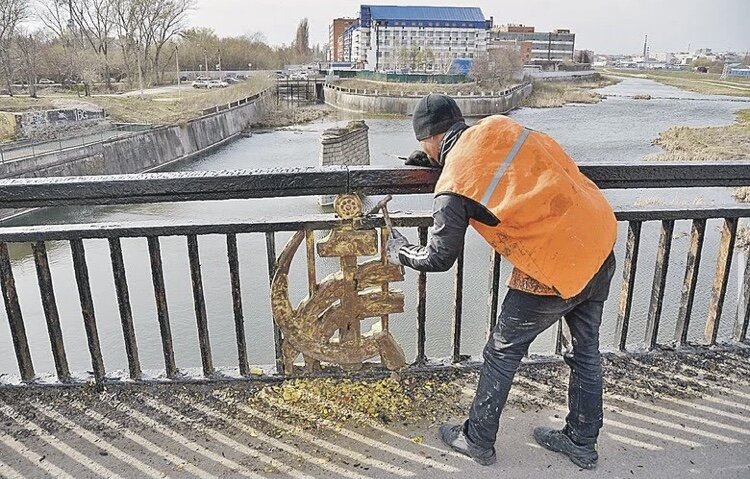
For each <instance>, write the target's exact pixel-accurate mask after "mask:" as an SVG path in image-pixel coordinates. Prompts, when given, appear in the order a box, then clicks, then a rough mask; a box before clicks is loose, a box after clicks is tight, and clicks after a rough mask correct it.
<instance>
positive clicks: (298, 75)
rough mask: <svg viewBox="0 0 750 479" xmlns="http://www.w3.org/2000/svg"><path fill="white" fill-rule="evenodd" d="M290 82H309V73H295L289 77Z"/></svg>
mask: <svg viewBox="0 0 750 479" xmlns="http://www.w3.org/2000/svg"><path fill="white" fill-rule="evenodd" d="M289 79H290V80H307V73H305V72H294V73H292V74H291V75H289Z"/></svg>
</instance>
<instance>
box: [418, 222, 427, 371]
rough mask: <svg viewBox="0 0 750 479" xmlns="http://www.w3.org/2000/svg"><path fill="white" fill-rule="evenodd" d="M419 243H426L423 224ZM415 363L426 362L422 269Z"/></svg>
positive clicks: (419, 282) (425, 296) (424, 278)
mask: <svg viewBox="0 0 750 479" xmlns="http://www.w3.org/2000/svg"><path fill="white" fill-rule="evenodd" d="M419 244H420V245H421V246H426V245H427V228H426V227H424V226H420V227H419ZM417 297H418V301H417V364H425V363H426V362H427V354H426V353H425V343H426V331H425V327H426V323H427V273H425V272H424V271H420V272H419V276H418V279H417Z"/></svg>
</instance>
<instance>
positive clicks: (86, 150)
mask: <svg viewBox="0 0 750 479" xmlns="http://www.w3.org/2000/svg"><path fill="white" fill-rule="evenodd" d="M273 103H274V96H273V92H272V90H271V89H269V90H265V91H264V92H262V93H260V94H259V95H258V97H257V98H255V99H254V100H252V101H248V102H247V103H243V104H242V105H239V106H236V107H233V108H228V109H225V110H222V111H220V112H218V113H212V114H210V115H205V116H202V117H200V118H196V119H195V120H191V121H189V122H187V123H185V124H182V125H172V126H163V127H160V128H154V129H152V130H146V131H143V132H136V133H133V135H131V136H127V137H125V138H117V139H113V140H107V141H104V142H101V143H95V144H92V145H87V146H84V147H76V148H69V149H65V150H61V151H54V152H50V153H46V154H42V155H37V156H36V157H31V158H24V159H20V160H12V161H7V162H5V163H0V178H41V177H48V176H89V175H119V174H127V173H143V172H147V171H155V170H158V169H160V168H164V167H165V166H167V165H172V164H174V163H177V162H180V161H185V160H188V159H191V158H194V157H196V156H199V155H202V154H205V153H209V152H210V151H212V150H214V149H216V148H218V147H220V146H222V145H224V144H226V143H228V142H230V141H232V140H233V139H235V138H237V137H238V136H239V135H240V133H241V132H242V130H243V129H245V128H247V127H248V126H250V125H252V124H254V123H257V122H259V121H260V120H262V119H263V117H264V116H265V114H266V112H267V111H268V110H269V109H271V108H273ZM23 211H24V210H7V209H6V210H3V209H0V221H2V220H3V219H7V218H10V217H12V216H16V215H18V214H21V213H23Z"/></svg>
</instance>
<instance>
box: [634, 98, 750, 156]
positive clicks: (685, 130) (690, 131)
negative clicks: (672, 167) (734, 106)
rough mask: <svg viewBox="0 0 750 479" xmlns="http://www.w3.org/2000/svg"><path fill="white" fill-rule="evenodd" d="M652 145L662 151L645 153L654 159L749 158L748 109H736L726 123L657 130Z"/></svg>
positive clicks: (749, 117) (749, 113)
mask: <svg viewBox="0 0 750 479" xmlns="http://www.w3.org/2000/svg"><path fill="white" fill-rule="evenodd" d="M654 144H655V145H660V146H661V147H662V148H664V150H665V151H664V152H663V153H657V154H654V155H649V156H648V157H647V158H646V159H647V160H655V161H699V160H708V161H721V160H748V159H750V109H747V110H741V111H739V112H738V113H737V121H736V122H735V123H733V124H731V125H727V126H711V127H705V128H691V127H686V126H678V127H673V128H670V129H668V130H667V131H664V132H662V133H660V134H659V137H658V138H657V139H656V140H654Z"/></svg>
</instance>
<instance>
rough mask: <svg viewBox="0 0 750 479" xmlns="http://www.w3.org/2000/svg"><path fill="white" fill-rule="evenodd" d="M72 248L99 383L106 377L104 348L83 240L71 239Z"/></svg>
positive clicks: (93, 362)
mask: <svg viewBox="0 0 750 479" xmlns="http://www.w3.org/2000/svg"><path fill="white" fill-rule="evenodd" d="M70 248H71V251H72V253H73V269H74V270H75V277H76V284H77V285H78V296H79V297H80V300H81V313H82V314H83V325H84V328H85V329H86V337H87V339H88V346H89V354H90V355H91V367H92V368H93V370H94V379H95V380H96V382H97V383H100V382H101V381H102V379H104V360H103V359H102V348H101V346H100V344H99V332H98V331H97V327H96V316H95V314H94V301H93V299H92V297H91V284H90V282H89V270H88V266H87V265H86V251H85V249H84V247H83V240H80V239H75V240H71V241H70Z"/></svg>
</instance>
